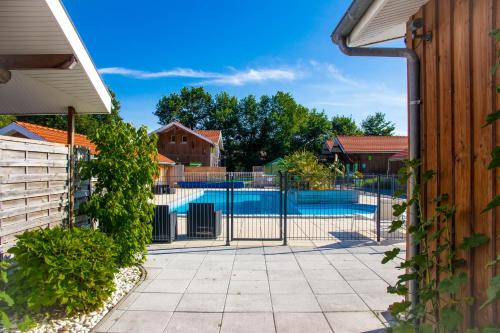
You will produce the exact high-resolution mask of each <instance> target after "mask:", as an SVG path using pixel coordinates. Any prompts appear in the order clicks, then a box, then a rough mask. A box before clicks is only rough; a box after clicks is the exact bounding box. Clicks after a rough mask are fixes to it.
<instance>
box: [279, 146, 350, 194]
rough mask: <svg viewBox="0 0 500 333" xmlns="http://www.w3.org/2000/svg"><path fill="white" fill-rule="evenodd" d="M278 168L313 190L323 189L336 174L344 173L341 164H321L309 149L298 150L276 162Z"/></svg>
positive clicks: (326, 187)
mask: <svg viewBox="0 0 500 333" xmlns="http://www.w3.org/2000/svg"><path fill="white" fill-rule="evenodd" d="M278 169H279V170H280V171H281V172H287V173H288V174H290V175H292V176H293V177H294V178H295V180H296V181H298V182H299V183H302V184H305V185H307V188H310V189H313V190H324V189H329V188H331V186H332V185H334V184H335V179H336V177H337V176H343V175H344V168H343V165H342V164H340V163H339V162H337V161H336V162H334V163H332V164H330V165H326V164H322V163H320V162H319V160H318V158H317V157H316V156H315V155H314V154H313V153H312V152H309V151H298V152H295V153H293V154H291V155H288V156H286V157H285V158H284V159H283V160H281V161H279V162H278Z"/></svg>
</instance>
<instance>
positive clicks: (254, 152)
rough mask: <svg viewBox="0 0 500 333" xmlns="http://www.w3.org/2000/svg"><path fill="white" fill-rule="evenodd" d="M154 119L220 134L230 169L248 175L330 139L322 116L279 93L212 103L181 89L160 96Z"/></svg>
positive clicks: (218, 97) (316, 148)
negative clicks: (253, 170) (216, 131)
mask: <svg viewBox="0 0 500 333" xmlns="http://www.w3.org/2000/svg"><path fill="white" fill-rule="evenodd" d="M194 89H195V90H194ZM186 101H188V102H189V103H188V102H186ZM154 114H155V115H156V116H158V119H159V123H160V124H167V123H169V122H171V121H174V120H176V121H179V122H181V123H183V124H184V125H187V126H189V127H192V128H196V129H220V130H221V131H222V135H223V140H224V152H223V154H224V159H225V162H226V164H225V165H226V166H227V167H228V169H229V170H250V169H251V168H252V166H254V165H262V164H265V163H266V162H269V161H272V160H274V159H276V158H277V157H282V156H285V155H288V154H290V153H293V152H295V151H297V150H301V149H308V150H311V151H313V152H315V153H319V152H320V151H321V147H322V144H323V142H324V140H325V139H326V138H327V137H329V136H331V124H330V122H329V121H328V118H327V117H326V116H325V114H324V113H322V112H317V111H316V110H310V109H308V108H306V107H304V106H302V105H300V104H298V103H297V102H296V101H295V100H294V98H293V97H292V95H290V94H288V93H284V92H277V93H276V94H275V95H273V96H267V95H264V96H261V97H260V99H257V98H256V97H255V96H253V95H249V96H246V97H243V98H241V99H240V100H238V99H237V98H236V97H234V96H231V95H229V94H228V93H226V92H222V93H220V94H218V95H216V96H215V98H212V96H211V95H210V94H208V93H206V92H205V91H204V90H203V88H183V89H182V90H181V92H180V93H172V94H170V95H168V96H165V97H162V98H161V99H160V101H159V102H158V105H157V109H156V111H155V112H154Z"/></svg>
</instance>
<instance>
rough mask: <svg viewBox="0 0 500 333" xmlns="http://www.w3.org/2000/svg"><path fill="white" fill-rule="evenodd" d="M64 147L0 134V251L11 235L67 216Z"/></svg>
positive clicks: (9, 242)
mask: <svg viewBox="0 0 500 333" xmlns="http://www.w3.org/2000/svg"><path fill="white" fill-rule="evenodd" d="M68 155H69V150H68V147H67V146H65V145H61V144H55V143H48V142H42V141H36V140H27V139H21V138H15V137H8V136H0V254H2V253H5V251H6V250H7V249H8V248H10V247H12V246H13V245H14V244H15V236H16V235H18V234H20V233H22V232H24V231H25V230H29V229H33V228H37V227H51V226H55V225H58V224H61V223H62V222H63V221H64V219H65V218H66V217H67V205H68V180H69V177H68Z"/></svg>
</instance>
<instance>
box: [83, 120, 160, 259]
mask: <svg viewBox="0 0 500 333" xmlns="http://www.w3.org/2000/svg"><path fill="white" fill-rule="evenodd" d="M90 139H91V140H92V141H93V142H94V143H95V144H96V146H97V151H98V154H97V156H96V158H95V159H92V160H90V161H82V163H81V164H80V167H81V170H80V171H81V174H82V176H83V177H87V178H90V177H91V176H92V177H96V178H97V183H96V188H95V191H94V192H93V193H92V196H91V197H90V199H89V201H88V202H86V203H85V204H84V205H82V211H83V213H85V214H87V215H89V216H91V217H92V218H94V219H96V220H97V221H98V223H99V228H100V229H101V230H102V231H103V232H105V233H106V234H108V235H110V236H111V237H112V238H113V239H114V240H115V244H116V246H117V251H118V252H117V260H118V264H119V265H120V266H130V265H133V264H136V263H139V262H142V261H143V259H144V255H145V253H146V245H147V244H149V242H150V241H151V233H152V230H151V229H152V225H151V221H152V219H153V214H154V204H153V203H152V199H153V192H152V191H151V188H152V187H153V183H154V177H155V175H156V174H157V173H158V163H157V159H156V156H157V155H158V152H157V148H156V140H157V139H156V136H155V135H153V136H151V137H150V136H148V133H147V131H146V128H145V127H141V128H139V129H137V130H136V129H135V128H134V127H133V126H132V125H130V124H126V123H123V122H112V123H110V124H105V125H103V126H101V127H100V128H98V129H97V130H96V132H95V133H94V134H91V135H90Z"/></svg>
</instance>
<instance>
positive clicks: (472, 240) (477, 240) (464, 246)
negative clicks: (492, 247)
mask: <svg viewBox="0 0 500 333" xmlns="http://www.w3.org/2000/svg"><path fill="white" fill-rule="evenodd" d="M489 241H490V239H489V237H488V236H486V235H483V234H473V235H471V236H469V237H465V238H464V239H463V240H462V243H461V244H460V246H459V248H460V249H461V250H470V249H474V248H476V247H479V246H481V245H484V244H486V243H488V242H489Z"/></svg>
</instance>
